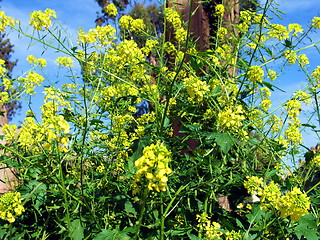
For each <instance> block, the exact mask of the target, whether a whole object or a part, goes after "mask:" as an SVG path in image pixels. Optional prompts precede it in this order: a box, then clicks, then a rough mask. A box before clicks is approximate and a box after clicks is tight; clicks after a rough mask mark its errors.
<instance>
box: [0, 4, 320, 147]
mask: <svg viewBox="0 0 320 240" xmlns="http://www.w3.org/2000/svg"><path fill="white" fill-rule="evenodd" d="M265 1H266V0H261V2H265ZM146 2H150V1H146ZM275 2H277V3H278V4H279V6H278V8H279V10H281V11H283V12H285V13H286V14H284V15H282V17H283V20H280V19H278V18H275V19H274V20H273V22H274V23H281V24H284V25H287V24H289V23H299V24H301V25H302V26H303V27H304V28H307V26H308V25H309V24H310V22H311V20H312V18H313V17H314V16H320V6H319V0H286V1H285V0H277V1H275ZM0 5H1V8H2V10H4V11H5V12H6V14H7V15H9V16H13V17H14V18H16V19H18V20H20V21H21V23H22V25H23V26H27V25H28V23H29V14H30V13H31V12H33V11H35V10H45V9H46V8H51V9H54V10H55V11H56V12H57V17H58V20H59V21H60V22H61V24H62V26H63V27H64V28H66V29H68V30H67V33H68V35H69V36H70V37H71V39H72V41H73V44H74V45H76V35H77V30H78V27H80V26H81V27H84V28H85V30H89V29H90V28H94V27H95V23H94V20H95V18H96V16H97V12H99V11H100V7H99V6H98V4H97V3H96V2H95V0H76V1H75V0H51V1H49V0H29V1H26V0H3V1H2V2H1V3H0ZM30 31H31V29H29V32H30ZM311 36H312V39H313V41H314V42H316V41H320V32H319V31H318V32H315V33H312V34H311ZM9 37H10V40H11V43H12V44H14V45H15V46H14V50H15V53H14V54H13V56H12V59H18V60H19V62H18V65H17V66H16V67H15V69H14V72H13V75H14V77H18V76H19V75H20V74H22V73H23V71H25V70H27V69H28V68H30V66H29V64H28V63H27V61H26V60H25V59H26V57H27V56H28V55H30V54H32V55H34V56H36V57H43V58H46V59H47V60H48V67H46V68H45V70H44V72H43V73H42V74H43V75H44V76H45V77H46V78H47V79H48V80H49V82H55V81H57V80H59V81H61V80H62V81H63V79H64V77H63V74H62V75H59V76H58V75H57V74H54V73H56V72H58V67H57V66H56V65H55V64H54V61H55V59H56V58H57V57H58V56H61V54H56V53H55V52H54V51H52V50H49V51H47V52H45V53H44V54H43V56H42V55H41V53H42V46H41V45H39V44H36V45H31V46H30V41H28V40H26V39H25V38H20V37H19V36H18V35H17V34H14V33H11V34H10V36H9ZM305 53H306V54H308V56H309V57H310V60H311V64H310V69H313V68H315V67H316V66H318V65H320V58H319V54H318V53H317V52H316V50H315V49H309V50H307V51H306V52H305ZM304 82H305V76H304V74H302V73H301V72H299V71H298V69H297V68H295V67H291V68H290V67H289V68H288V71H287V72H286V74H285V75H284V76H282V77H281V78H279V80H278V81H277V82H276V83H275V84H276V85H280V87H282V88H283V89H285V90H286V93H281V92H277V93H274V94H273V99H274V101H275V103H276V104H277V103H282V102H283V101H284V100H285V99H288V98H289V97H290V95H291V94H292V93H293V92H294V91H295V90H297V89H299V88H300V86H301V84H303V83H304ZM41 91H42V90H41V89H40V90H37V92H41ZM34 100H35V101H36V102H37V103H36V104H34V105H33V106H34V107H35V108H38V107H39V106H40V105H41V104H42V100H41V99H40V98H39V99H37V98H34ZM37 104H39V106H38V105H37ZM26 110H28V108H27V104H26V103H25V102H23V108H22V111H21V113H20V114H19V115H16V116H15V118H14V120H13V123H18V122H19V121H22V120H23V119H24V117H25V111H26ZM35 112H36V113H37V111H35ZM309 138H310V139H311V140H312V141H311V140H310V141H309V140H308V144H311V142H312V144H313V145H314V140H313V139H314V136H312V137H311V136H310V137H309Z"/></svg>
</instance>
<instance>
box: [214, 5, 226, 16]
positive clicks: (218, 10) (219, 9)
mask: <svg viewBox="0 0 320 240" xmlns="http://www.w3.org/2000/svg"><path fill="white" fill-rule="evenodd" d="M214 10H215V11H214V15H215V16H217V17H223V15H224V12H225V9H224V6H223V4H217V5H216V6H215V9H214Z"/></svg>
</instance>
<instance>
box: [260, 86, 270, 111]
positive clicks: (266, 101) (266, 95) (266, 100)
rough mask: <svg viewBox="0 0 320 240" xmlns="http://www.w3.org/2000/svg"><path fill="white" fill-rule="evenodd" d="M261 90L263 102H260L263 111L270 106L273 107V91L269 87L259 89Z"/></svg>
mask: <svg viewBox="0 0 320 240" xmlns="http://www.w3.org/2000/svg"><path fill="white" fill-rule="evenodd" d="M259 90H260V92H261V95H260V96H261V103H260V105H259V106H260V108H261V110H262V111H265V112H266V111H268V110H269V108H270V107H271V104H272V102H271V100H270V96H271V91H270V89H269V88H267V87H263V88H260V89H259Z"/></svg>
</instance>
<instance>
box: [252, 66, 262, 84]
mask: <svg viewBox="0 0 320 240" xmlns="http://www.w3.org/2000/svg"><path fill="white" fill-rule="evenodd" d="M263 76H264V71H263V69H262V68H261V67H260V66H251V67H249V71H248V80H249V81H250V82H253V83H261V82H262V78H263Z"/></svg>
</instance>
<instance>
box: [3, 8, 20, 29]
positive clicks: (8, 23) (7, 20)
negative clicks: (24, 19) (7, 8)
mask: <svg viewBox="0 0 320 240" xmlns="http://www.w3.org/2000/svg"><path fill="white" fill-rule="evenodd" d="M16 22H17V21H16V20H14V18H13V17H8V16H6V15H5V12H4V11H0V32H4V31H5V28H6V27H14V25H15V24H16Z"/></svg>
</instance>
